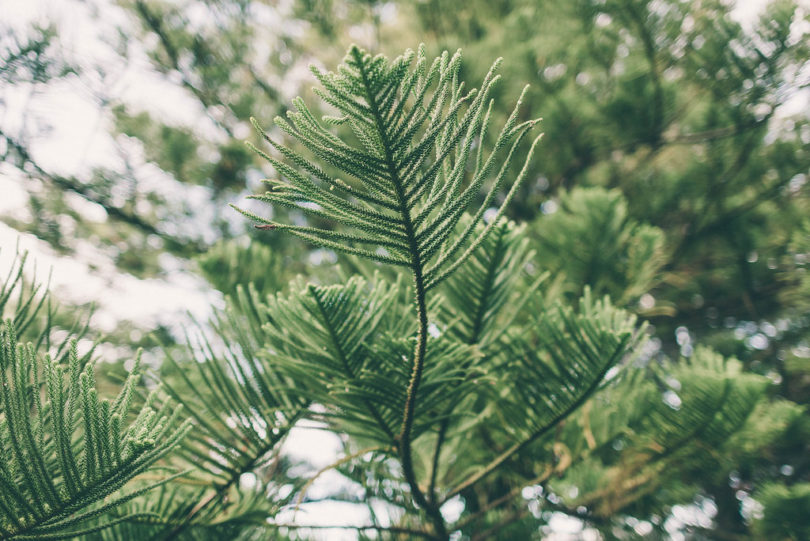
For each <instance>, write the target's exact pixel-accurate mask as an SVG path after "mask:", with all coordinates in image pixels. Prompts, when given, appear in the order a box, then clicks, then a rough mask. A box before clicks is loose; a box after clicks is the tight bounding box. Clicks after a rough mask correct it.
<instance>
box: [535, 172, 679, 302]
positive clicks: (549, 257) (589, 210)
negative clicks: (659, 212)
mask: <svg viewBox="0 0 810 541" xmlns="http://www.w3.org/2000/svg"><path fill="white" fill-rule="evenodd" d="M532 234H533V235H534V236H536V237H537V239H538V241H537V247H538V249H537V262H538V264H539V265H540V268H542V269H544V270H548V271H550V272H551V273H552V275H554V276H557V275H558V274H562V275H563V276H564V278H565V283H566V289H568V290H569V291H571V292H574V293H575V294H580V293H581V291H582V289H583V288H584V287H585V286H586V285H589V286H590V287H591V288H592V289H593V291H594V293H595V294H597V295H604V294H609V295H611V296H612V297H613V298H614V299H616V302H618V303H619V304H620V305H627V304H629V303H630V302H633V301H634V300H637V299H638V298H639V297H640V296H641V295H643V294H644V293H646V292H648V291H649V290H650V289H652V287H653V286H655V285H656V282H657V281H658V280H660V270H661V267H662V266H663V265H664V264H665V263H666V261H667V257H666V253H665V250H664V234H663V232H662V231H661V230H660V229H658V228H656V227H651V226H649V225H644V224H638V223H636V222H635V220H632V219H630V218H629V216H628V211H627V201H626V200H625V198H624V197H623V196H622V194H621V192H619V191H618V190H605V189H602V188H575V189H574V190H572V191H570V192H566V191H563V192H561V193H560V196H559V208H558V209H557V210H556V211H555V212H553V213H551V214H549V215H546V216H543V217H542V218H540V219H539V220H537V221H536V223H535V225H534V227H533V228H532Z"/></svg>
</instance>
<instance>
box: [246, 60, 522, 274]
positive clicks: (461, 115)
mask: <svg viewBox="0 0 810 541" xmlns="http://www.w3.org/2000/svg"><path fill="white" fill-rule="evenodd" d="M414 63H415V67H414V68H413V69H411V65H412V64H414ZM460 67H461V54H460V53H456V54H455V55H453V56H452V57H451V56H450V55H449V54H447V53H444V54H443V55H442V56H441V57H440V58H437V59H435V60H434V61H433V62H432V63H430V64H428V60H427V58H426V57H425V52H424V48H420V50H419V54H418V55H416V54H415V53H413V52H412V51H408V52H407V53H406V54H405V55H404V56H401V57H399V58H397V59H395V60H394V61H391V62H389V61H388V59H386V58H385V57H383V56H377V57H372V56H370V55H369V54H367V53H365V52H363V51H361V50H360V49H358V48H357V47H353V48H352V49H350V51H349V53H348V55H347V56H346V59H345V60H344V64H342V65H341V66H340V68H339V69H338V71H337V72H336V73H331V72H330V73H322V72H320V71H319V70H317V69H314V73H315V75H316V77H317V78H318V80H319V81H320V83H321V84H322V85H323V89H322V90H318V92H317V93H318V94H319V96H320V97H321V98H322V99H323V100H324V101H325V102H326V103H328V104H329V105H331V106H333V107H334V108H336V109H337V111H338V113H339V115H337V116H333V117H325V118H324V121H325V122H327V123H329V124H332V125H338V126H345V127H347V128H349V129H350V130H351V133H352V134H353V136H354V137H352V138H350V139H349V138H346V137H344V138H340V137H338V136H336V135H335V134H334V133H333V132H331V131H329V130H327V129H326V128H325V127H324V126H323V125H322V124H321V123H319V122H318V121H317V120H316V119H315V117H314V116H313V115H312V113H311V112H310V111H309V109H308V108H307V106H306V105H305V104H304V102H303V101H302V100H300V99H299V100H297V101H296V102H295V105H296V109H297V110H296V111H295V112H290V113H289V114H288V117H289V121H287V120H285V119H282V118H280V117H278V118H276V123H277V125H278V127H279V128H281V129H282V130H284V131H285V132H286V133H287V134H288V135H290V136H291V137H293V138H295V139H297V140H298V141H299V142H300V143H301V144H302V145H303V146H304V147H305V148H306V149H307V150H309V151H310V152H311V153H312V155H313V156H314V157H316V158H318V159H319V160H321V161H322V162H323V163H325V164H328V165H330V166H331V167H334V168H336V169H337V170H339V171H340V174H341V176H346V177H347V178H345V179H343V178H340V177H337V176H332V175H329V174H327V173H326V172H325V171H324V170H323V169H322V167H321V166H320V165H317V164H315V163H312V162H311V161H309V160H308V159H306V158H304V157H303V156H301V155H300V154H297V153H295V152H293V151H291V150H289V149H288V148H287V147H284V146H282V145H280V144H279V143H276V142H275V141H274V140H273V139H272V138H270V137H269V136H268V135H266V134H265V139H266V140H267V141H268V142H269V143H270V144H271V145H272V146H273V147H274V148H275V149H276V150H277V151H278V152H279V153H280V154H281V155H282V156H283V158H284V159H285V161H280V160H278V159H276V158H273V157H271V156H269V155H265V158H266V159H267V160H268V161H269V162H270V163H271V164H272V165H273V167H274V168H275V169H276V170H277V171H278V173H279V174H281V175H282V176H283V177H285V179H286V181H282V180H269V181H267V185H268V187H269V188H270V191H268V192H267V193H266V194H264V195H260V196H256V197H255V198H256V199H258V200H260V201H264V202H267V203H273V204H276V205H280V206H289V207H293V208H297V209H299V210H301V211H303V212H305V213H307V214H309V215H312V216H316V217H323V218H327V219H329V220H332V221H334V222H337V223H340V224H342V225H344V226H346V227H347V228H348V231H349V232H343V231H333V230H331V229H323V228H313V227H309V226H298V225H287V224H281V223H277V222H273V221H271V220H265V219H262V218H260V217H258V216H255V215H252V214H250V213H246V214H248V216H250V217H251V218H253V219H255V220H256V221H259V222H260V223H263V224H265V226H266V227H267V228H276V229H283V230H288V231H289V232H290V233H292V234H294V235H296V236H299V237H301V238H303V239H305V240H308V241H310V242H312V243H314V244H317V245H320V246H323V247H326V248H331V249H335V250H340V251H343V252H346V253H349V254H354V255H360V256H363V257H367V258H370V259H373V260H376V261H379V262H383V263H390V264H394V265H401V266H407V267H412V268H414V269H419V273H420V274H421V276H422V277H421V280H422V281H424V286H425V288H426V289H430V288H432V287H434V286H435V285H437V284H438V283H440V282H441V281H442V280H444V279H445V278H446V277H447V276H448V275H449V274H450V273H451V272H452V271H453V270H455V269H456V268H457V267H458V266H459V265H460V264H461V263H462V262H463V261H464V259H466V257H468V256H469V254H470V253H471V252H472V250H473V249H474V247H475V246H476V245H477V244H478V243H479V242H481V240H483V238H484V237H485V236H486V234H487V233H489V230H490V229H491V227H492V225H494V224H495V223H497V218H496V219H495V220H493V221H492V222H491V225H490V227H487V228H485V229H484V230H483V231H482V232H481V233H480V234H478V235H477V236H475V237H472V238H471V235H472V232H473V229H474V227H475V225H476V224H477V223H478V222H479V221H480V220H481V218H482V216H483V214H484V211H485V210H486V209H487V208H488V207H489V206H490V205H491V204H492V202H493V201H494V199H495V196H496V194H497V193H498V190H499V189H500V188H501V187H502V186H503V185H504V182H505V180H506V177H507V173H508V171H509V165H510V164H511V162H512V160H513V159H514V156H515V153H516V151H517V149H518V148H519V146H520V143H521V142H522V140H523V138H524V136H525V135H526V133H527V132H528V130H529V129H531V128H532V127H533V126H534V124H535V122H536V121H525V122H518V112H519V108H520V100H519V101H518V104H517V106H516V107H515V109H514V110H513V112H512V114H511V115H510V116H509V118H508V120H507V121H506V124H505V126H504V127H503V129H502V130H501V132H500V135H499V136H498V137H497V138H496V141H495V144H494V145H493V148H492V150H491V151H490V152H489V153H487V152H486V151H485V149H484V146H483V145H482V144H479V145H478V149H477V150H476V151H475V152H473V150H472V144H473V142H474V141H475V140H476V139H477V138H478V139H479V140H483V139H484V134H486V132H487V130H488V129H489V123H490V115H489V111H490V110H491V103H492V102H491V101H490V94H491V92H492V87H493V85H494V84H495V82H496V81H497V80H498V77H497V76H496V75H495V74H494V71H495V68H496V67H497V63H496V64H495V65H493V67H492V69H490V71H489V73H488V74H487V76H486V77H485V79H484V82H483V83H482V85H481V88H480V90H478V91H476V90H471V91H468V92H464V89H463V84H461V83H460V81H459V78H458V70H459V68H460ZM257 129H259V128H258V124H257ZM347 139H348V141H347ZM537 140H538V139H535V144H536V142H537ZM532 148H533V147H532ZM504 153H505V155H503V154H504ZM531 155H532V151H531V150H530V151H529V152H528V153H527V154H526V157H525V160H524V161H525V163H527V164H528V163H529V161H530V159H531ZM471 158H472V160H471ZM468 164H469V167H472V166H474V171H473V173H472V176H471V178H469V179H468V178H467V175H468ZM524 171H525V167H524ZM490 177H493V178H494V179H495V180H494V182H493V183H492V184H491V186H490V188H489V191H488V193H487V195H486V197H485V198H484V200H483V202H482V203H481V204H479V205H478V206H477V210H476V211H475V212H474V214H473V219H471V220H469V221H468V224H467V226H466V227H465V228H464V229H463V230H462V231H461V232H460V233H458V234H456V235H453V233H454V231H455V226H456V224H458V222H459V220H460V219H461V217H462V215H463V214H464V212H465V210H466V209H467V208H468V207H469V206H470V204H471V202H472V201H473V199H474V198H475V197H477V196H478V193H479V191H480V190H481V188H482V187H483V186H484V183H485V182H486V181H488V180H490ZM523 177H524V174H523V173H521V174H520V175H519V176H518V178H517V180H516V182H514V183H513V184H512V186H511V187H510V190H509V193H508V194H507V196H506V197H505V199H504V202H503V203H502V205H501V210H500V212H499V213H498V217H499V216H500V215H501V213H502V212H503V208H504V207H505V205H506V204H507V203H508V202H509V201H510V200H511V199H512V197H513V196H514V194H515V192H516V190H517V187H518V186H519V185H520V182H521V181H522V180H523ZM468 241H471V242H468ZM467 244H469V246H467Z"/></svg>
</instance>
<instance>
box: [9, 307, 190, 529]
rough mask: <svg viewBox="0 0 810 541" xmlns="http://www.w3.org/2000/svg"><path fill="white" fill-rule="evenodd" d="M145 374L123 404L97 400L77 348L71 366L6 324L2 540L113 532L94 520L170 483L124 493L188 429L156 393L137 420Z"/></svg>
mask: <svg viewBox="0 0 810 541" xmlns="http://www.w3.org/2000/svg"><path fill="white" fill-rule="evenodd" d="M139 371H140V362H139V361H136V363H135V367H134V368H133V370H132V372H131V373H130V375H129V377H128V378H127V380H126V383H125V384H124V387H123V389H122V390H121V392H120V393H119V395H118V396H117V398H116V399H115V400H113V401H109V400H106V399H100V398H99V397H98V392H97V390H96V385H95V377H94V373H93V366H92V364H88V365H86V366H85V367H84V368H82V366H81V363H80V360H79V356H78V354H77V351H76V342H75V341H73V343H72V346H71V348H70V354H69V360H68V363H67V366H64V365H62V364H59V363H57V362H56V361H53V360H51V358H50V357H48V356H45V357H42V356H41V355H39V354H38V352H37V351H36V350H35V349H34V347H33V346H32V345H31V344H28V345H22V344H20V343H19V342H18V340H17V337H16V334H15V330H14V326H13V324H12V323H11V322H6V323H5V324H4V325H3V327H2V329H0V378H2V390H0V443H1V444H2V449H3V459H2V461H0V484H1V485H2V490H0V536H2V537H3V538H4V539H6V538H10V539H15V538H21V539H22V538H25V539H34V538H46V539H47V538H50V539H52V538H67V537H71V536H74V535H78V533H79V532H82V531H83V530H85V529H86V528H87V527H90V528H92V529H94V530H97V529H99V528H103V527H106V526H105V524H107V523H105V522H104V521H102V523H101V524H99V523H98V521H97V520H96V519H97V518H98V517H100V516H101V515H104V514H105V513H107V512H108V511H109V510H111V509H113V508H115V507H116V506H118V505H120V504H122V503H124V502H126V501H129V500H131V499H132V498H135V497H137V496H138V495H139V494H142V493H144V492H146V491H148V490H150V489H152V488H154V487H156V486H160V485H161V484H162V483H163V482H166V481H168V479H170V477H169V478H167V479H163V480H161V481H157V482H153V483H151V484H147V485H144V486H141V487H140V488H137V489H131V490H129V491H125V492H118V491H119V489H121V488H122V487H123V486H124V485H125V484H126V483H127V482H129V481H130V480H132V479H133V478H135V477H136V476H138V475H139V474H141V473H143V472H145V471H146V470H147V469H148V468H149V467H150V466H152V465H153V464H154V463H155V462H156V461H157V460H159V459H160V458H161V457H163V456H164V455H165V454H166V453H167V452H168V451H169V450H171V449H172V448H174V447H175V446H176V445H177V444H178V443H179V441H180V440H181V439H182V438H183V437H184V436H185V435H186V433H187V432H188V429H189V424H188V423H185V422H180V418H181V415H182V414H183V413H182V409H181V408H177V407H175V406H174V405H172V404H169V403H166V404H165V405H164V406H163V407H160V408H157V409H156V408H155V407H154V404H155V396H156V395H155V394H154V393H153V394H152V395H151V396H150V398H149V399H148V400H147V402H146V404H145V405H144V406H143V407H142V408H141V410H140V411H139V412H138V413H137V416H136V417H135V418H134V419H130V417H131V415H132V414H133V413H134V412H133V411H132V397H133V392H134V390H135V385H136V382H137V380H138V378H139V377H140V373H139ZM105 498H107V499H106V500H105ZM103 500H105V501H103ZM102 501H103V503H102ZM88 523H89V526H88ZM110 523H111V522H110Z"/></svg>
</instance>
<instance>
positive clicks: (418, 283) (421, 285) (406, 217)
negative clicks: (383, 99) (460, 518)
mask: <svg viewBox="0 0 810 541" xmlns="http://www.w3.org/2000/svg"><path fill="white" fill-rule="evenodd" d="M352 54H353V56H354V58H355V61H356V62H357V66H358V71H359V72H360V76H361V78H362V80H363V85H364V86H365V90H366V101H367V103H368V106H369V109H370V110H371V113H372V115H373V116H374V122H375V124H376V126H377V132H378V133H379V135H380V143H382V150H383V157H384V160H385V166H386V169H388V175H389V177H390V180H391V184H392V186H393V187H394V191H395V192H396V197H397V203H398V204H399V212H400V214H401V216H402V224H403V226H404V228H405V234H406V236H407V239H408V248H409V251H410V254H411V270H412V271H413V283H414V296H415V299H414V304H415V305H416V318H417V320H418V322H419V330H418V331H417V334H416V345H415V346H414V352H413V369H412V371H411V379H410V381H409V382H408V390H407V394H406V398H405V411H404V412H403V416H402V430H401V431H400V433H399V436H398V437H397V438H396V439H397V447H398V449H399V457H400V461H401V462H402V472H403V475H404V476H405V480H406V481H407V483H408V486H409V487H410V489H411V494H412V495H413V499H414V502H416V505H418V506H419V507H421V508H422V509H424V510H425V512H426V513H427V515H428V517H430V521H431V522H432V523H433V528H434V530H435V535H436V538H437V539H441V540H446V539H449V535H448V533H447V527H446V526H445V523H444V517H442V514H441V511H440V510H439V506H438V505H435V504H432V503H431V502H429V501H428V500H427V498H426V497H425V493H424V492H422V489H421V488H420V487H419V482H418V481H417V479H416V473H415V472H414V469H413V452H412V449H411V431H412V430H413V418H414V410H415V409H416V396H417V393H418V392H419V383H420V382H421V381H422V370H423V369H424V365H425V351H426V349H427V334H428V333H427V327H428V316H427V303H426V301H425V294H426V292H425V279H424V276H423V268H422V265H423V262H422V258H421V252H420V249H419V242H418V241H417V240H416V230H415V228H414V224H413V220H412V219H411V211H410V208H409V207H408V199H407V197H406V196H405V187H404V186H403V184H402V179H400V177H399V170H398V169H397V166H396V164H395V160H394V156H393V155H392V153H391V144H390V143H391V142H390V141H389V140H388V133H387V130H386V127H385V121H384V120H383V118H382V114H381V112H380V108H379V105H378V103H377V100H376V99H375V96H374V92H373V90H372V85H371V82H370V81H369V79H368V73H366V70H365V66H364V59H363V54H362V53H361V52H360V50H359V49H357V48H356V47H355V48H354V49H353V50H352Z"/></svg>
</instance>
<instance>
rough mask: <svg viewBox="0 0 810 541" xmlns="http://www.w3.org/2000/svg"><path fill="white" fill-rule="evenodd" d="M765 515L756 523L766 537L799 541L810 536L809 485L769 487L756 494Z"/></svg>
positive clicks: (757, 529)
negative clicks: (809, 517)
mask: <svg viewBox="0 0 810 541" xmlns="http://www.w3.org/2000/svg"><path fill="white" fill-rule="evenodd" d="M756 496H757V500H758V501H759V502H760V503H761V504H762V506H763V509H762V512H761V513H762V516H761V518H758V520H756V522H755V523H754V527H755V530H756V531H757V533H759V535H761V536H763V538H767V539H779V540H791V541H799V540H800V539H807V538H808V537H810V526H808V522H807V517H808V515H809V514H810V483H798V484H795V485H793V486H784V485H780V484H776V483H774V484H770V485H766V486H764V487H762V489H761V490H760V491H759V492H757V495H756Z"/></svg>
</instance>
